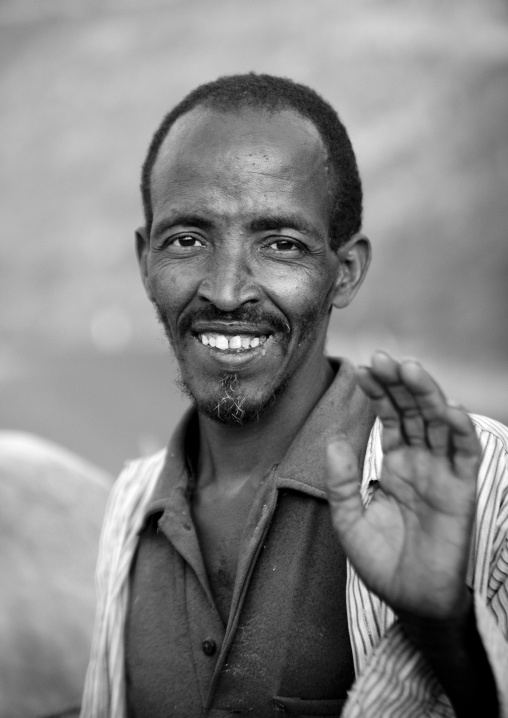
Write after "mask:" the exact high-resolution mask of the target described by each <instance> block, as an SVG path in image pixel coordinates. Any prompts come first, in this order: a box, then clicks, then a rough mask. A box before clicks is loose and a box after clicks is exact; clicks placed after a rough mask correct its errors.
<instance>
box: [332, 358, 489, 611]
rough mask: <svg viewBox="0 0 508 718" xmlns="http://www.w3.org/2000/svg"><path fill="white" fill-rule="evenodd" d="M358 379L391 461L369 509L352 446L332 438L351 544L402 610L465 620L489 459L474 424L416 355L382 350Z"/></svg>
mask: <svg viewBox="0 0 508 718" xmlns="http://www.w3.org/2000/svg"><path fill="white" fill-rule="evenodd" d="M358 382H359V384H360V386H361V387H362V389H363V390H364V391H365V393H366V394H367V395H368V396H369V397H370V398H371V400H372V402H373V405H374V408H375V410H376V412H377V414H378V416H379V418H380V420H381V422H382V425H383V438H382V446H383V453H384V460H383V469H382V475H381V481H380V484H379V486H378V487H377V489H376V491H375V493H374V497H373V499H372V501H371V503H370V505H369V507H368V508H367V509H365V508H364V506H363V504H362V501H361V498H360V493H359V480H360V477H359V475H358V467H357V464H356V459H355V455H354V453H353V451H352V449H351V447H350V445H349V444H348V443H347V442H346V441H345V440H343V439H340V438H339V439H338V440H337V441H336V442H333V443H332V444H330V446H329V448H328V471H329V484H328V488H329V500H330V504H331V508H332V516H333V522H334V525H335V528H336V530H337V532H338V534H339V537H340V540H341V543H342V545H343V547H344V549H345V551H346V553H347V555H348V557H349V559H350V561H351V563H352V564H353V566H354V567H355V569H356V571H357V572H358V574H359V575H360V577H361V578H362V580H363V581H364V582H365V584H366V585H367V586H368V587H369V588H370V590H372V591H374V592H375V593H376V594H377V595H378V596H379V597H380V598H381V599H383V600H384V601H386V602H387V603H388V604H389V605H390V606H391V607H392V609H393V610H394V611H396V612H399V613H403V614H409V615H413V616H415V617H417V616H419V617H422V618H429V619H438V620H444V621H446V620H450V619H451V620H457V619H459V620H460V617H461V616H464V615H465V614H466V612H467V611H468V608H469V605H470V597H469V593H468V591H467V588H466V584H465V577H466V571H467V563H468V556H469V550H470V544H471V538H472V527H473V520H474V511H475V497H476V494H475V488H476V477H477V471H478V466H479V461H480V444H479V441H478V439H477V437H476V434H475V430H474V427H473V424H472V422H471V420H470V418H469V417H468V415H467V414H466V412H465V411H464V410H463V409H462V408H460V407H458V406H456V405H452V404H451V403H448V402H447V401H446V399H445V397H444V395H443V393H442V391H441V390H440V388H439V386H438V385H437V384H436V382H435V381H434V380H433V379H432V377H431V376H430V375H429V374H428V373H427V372H426V371H425V370H424V369H423V368H422V367H421V366H420V364H419V363H418V362H416V361H414V360H404V361H402V362H400V363H399V362H397V361H395V360H394V359H392V358H391V357H390V356H388V354H385V353H384V352H376V353H375V354H374V356H373V358H372V366H371V367H370V368H367V367H361V368H359V369H358Z"/></svg>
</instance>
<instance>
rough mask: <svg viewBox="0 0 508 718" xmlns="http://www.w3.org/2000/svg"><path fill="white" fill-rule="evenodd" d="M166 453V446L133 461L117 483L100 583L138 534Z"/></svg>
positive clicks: (106, 530) (106, 518)
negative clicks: (146, 456)
mask: <svg viewBox="0 0 508 718" xmlns="http://www.w3.org/2000/svg"><path fill="white" fill-rule="evenodd" d="M165 456H166V449H164V450H162V451H159V452H157V453H156V454H154V455H153V456H150V457H148V458H143V459H137V460H135V461H130V462H129V463H127V464H126V465H125V467H124V469H123V471H122V472H121V474H120V475H119V477H118V479H117V480H116V481H115V483H114V484H113V488H112V489H111V493H110V495H109V499H108V503H107V506H106V513H105V516H104V522H103V525H102V532H101V540H100V546H99V557H98V562H97V576H98V580H99V583H100V582H101V576H102V575H103V574H106V573H107V572H108V571H109V569H110V567H111V566H112V565H113V564H114V563H115V561H117V559H119V558H120V556H121V555H122V553H124V552H125V550H126V547H127V546H130V544H131V543H132V542H133V539H134V537H135V536H136V535H137V531H138V530H139V528H140V525H141V522H142V519H143V516H144V511H145V508H146V506H147V504H148V502H149V501H150V498H151V495H152V492H153V489H154V487H155V484H156V481H157V478H158V476H159V474H160V471H161V469H162V466H163V464H164V459H165Z"/></svg>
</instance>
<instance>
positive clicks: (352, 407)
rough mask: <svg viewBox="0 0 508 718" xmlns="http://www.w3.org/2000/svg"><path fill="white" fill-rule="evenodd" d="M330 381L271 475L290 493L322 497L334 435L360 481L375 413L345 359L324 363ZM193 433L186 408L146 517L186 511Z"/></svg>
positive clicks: (192, 415)
mask: <svg viewBox="0 0 508 718" xmlns="http://www.w3.org/2000/svg"><path fill="white" fill-rule="evenodd" d="M329 361H330V364H331V366H332V368H333V369H334V371H335V372H336V374H335V378H334V380H333V382H332V384H331V385H330V387H329V388H328V390H327V391H326V392H325V394H324V395H323V396H322V397H321V399H320V400H319V402H318V403H317V405H316V406H315V407H314V409H313V410H312V412H311V413H310V415H309V417H308V419H307V421H306V422H305V424H304V425H303V426H302V428H301V429H300V431H299V432H298V434H297V435H296V437H295V439H294V440H293V442H292V444H291V446H290V447H289V449H288V451H287V453H286V455H285V456H284V458H283V460H282V461H281V462H280V464H279V466H278V467H277V468H276V470H275V472H274V479H275V481H276V482H277V483H278V484H281V485H283V484H284V483H285V482H287V481H290V482H291V483H292V484H293V485H294V487H295V488H300V489H301V490H303V491H306V492H310V493H318V494H321V493H322V494H324V492H325V476H326V467H325V450H326V445H327V443H328V442H329V441H330V440H331V439H333V437H334V436H337V434H345V435H346V437H347V439H348V440H349V442H350V443H351V445H352V447H353V449H354V451H355V453H356V455H357V457H358V461H359V465H360V475H361V469H362V463H363V457H364V454H365V448H366V446H367V442H368V438H369V433H370V430H371V428H372V424H373V422H374V417H375V415H374V410H373V408H372V405H371V403H370V401H369V399H368V398H367V397H366V396H365V394H364V393H363V392H362V391H361V389H360V388H359V387H358V385H357V382H356V374H355V369H354V366H353V365H352V364H351V363H350V362H349V361H348V360H346V359H331V358H330V359H329ZM197 431H198V423H197V414H196V410H195V409H194V407H191V408H189V409H188V410H187V411H186V412H185V414H184V416H183V417H182V419H181V421H180V422H179V424H178V426H177V428H176V429H175V431H174V433H173V435H172V437H171V440H170V442H169V445H168V449H167V452H166V459H165V462H164V465H163V468H162V470H161V473H160V476H159V478H158V480H157V483H156V486H155V489H154V492H153V494H152V498H151V500H150V501H149V503H148V505H147V508H146V512H145V516H146V517H148V516H149V515H151V514H154V513H157V512H161V511H163V510H164V509H165V508H166V507H167V506H168V504H173V505H175V504H176V505H179V506H181V507H183V506H185V505H188V501H187V497H188V492H189V490H190V489H191V488H192V472H191V469H190V466H189V464H188V461H187V454H186V447H187V446H188V445H189V442H192V440H193V437H195V435H196V432H197Z"/></svg>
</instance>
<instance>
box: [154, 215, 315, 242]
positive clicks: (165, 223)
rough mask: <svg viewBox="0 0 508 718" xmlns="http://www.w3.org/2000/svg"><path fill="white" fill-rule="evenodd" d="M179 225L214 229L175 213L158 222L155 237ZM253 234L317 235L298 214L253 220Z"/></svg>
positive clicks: (211, 224)
mask: <svg viewBox="0 0 508 718" xmlns="http://www.w3.org/2000/svg"><path fill="white" fill-rule="evenodd" d="M178 225H183V226H188V227H189V226H190V227H196V228H197V229H202V230H204V231H206V230H210V229H212V228H213V227H214V222H213V221H211V220H210V219H206V218H205V217H203V216H201V215H199V214H194V213H178V214H177V213H175V214H174V215H172V216H169V217H166V218H165V219H163V220H161V221H160V222H158V223H157V224H156V225H155V226H154V229H153V236H154V237H159V236H161V235H162V234H164V232H166V231H167V230H169V229H172V228H173V227H176V226H178ZM247 226H248V228H249V230H250V231H251V232H269V231H280V230H281V229H294V230H296V231H297V232H301V233H302V234H307V235H311V234H315V233H316V231H317V230H316V227H314V226H313V225H312V224H311V223H310V222H307V220H306V219H305V218H303V217H301V216H300V215H298V214H294V213H288V214H270V215H263V216H261V217H259V218H257V219H253V220H251V221H250V222H249V223H248V225H247Z"/></svg>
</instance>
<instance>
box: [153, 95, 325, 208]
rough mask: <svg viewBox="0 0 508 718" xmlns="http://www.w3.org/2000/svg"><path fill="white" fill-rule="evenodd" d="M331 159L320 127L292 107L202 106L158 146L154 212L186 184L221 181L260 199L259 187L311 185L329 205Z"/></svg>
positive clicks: (306, 189) (308, 187) (303, 187)
mask: <svg viewBox="0 0 508 718" xmlns="http://www.w3.org/2000/svg"><path fill="white" fill-rule="evenodd" d="M326 160H327V156H326V150H325V147H324V144H323V141H322V139H321V136H320V135H319V132H318V130H317V129H316V127H315V126H314V125H313V124H312V122H310V120H307V119H306V118H303V117H301V116H300V115H298V114H297V113H296V112H293V111H292V110H282V111H278V112H267V111H264V110H258V109H251V108H246V109H243V110H241V111H237V112H219V111H216V110H213V109H210V108H206V107H197V108H194V109H193V110H191V111H190V112H188V113H187V114H185V115H183V116H182V117H180V118H178V120H177V121H176V122H175V124H174V125H173V127H172V128H171V130H170V131H169V133H168V135H167V136H166V138H165V140H164V141H163V143H162V146H161V148H160V150H159V153H158V156H157V159H156V162H155V165H154V168H153V172H152V181H151V193H152V205H153V209H154V214H155V213H156V208H157V206H158V205H160V204H161V203H162V204H165V203H166V201H167V199H168V197H169V195H171V194H172V193H174V191H175V190H176V189H177V190H178V194H180V195H181V194H182V192H183V193H185V187H189V188H192V189H195V187H196V186H197V185H200V184H201V185H202V186H206V187H208V188H212V187H213V186H215V185H216V184H217V183H220V186H221V188H222V190H226V191H230V192H231V194H232V195H234V194H239V193H241V192H242V191H243V192H244V194H246V193H248V192H249V191H250V192H252V191H253V190H254V194H257V195H258V196H257V199H258V200H259V192H260V191H261V190H259V191H258V192H256V189H258V186H259V187H260V188H261V187H265V188H266V189H276V188H279V189H280V192H281V193H282V194H284V193H285V192H287V191H288V188H289V187H290V188H291V190H292V191H293V192H295V191H300V192H302V193H303V192H307V193H308V192H309V191H310V190H312V194H313V196H314V198H315V199H316V200H319V201H320V202H321V203H322V204H323V205H326V207H327V206H328V176H327V168H326V167H327V162H326ZM228 178H229V183H230V187H228V186H227V185H228ZM176 185H178V186H177V187H176Z"/></svg>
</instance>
